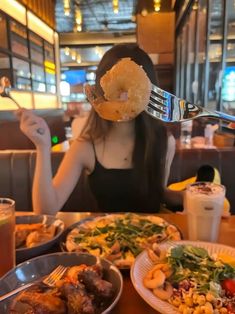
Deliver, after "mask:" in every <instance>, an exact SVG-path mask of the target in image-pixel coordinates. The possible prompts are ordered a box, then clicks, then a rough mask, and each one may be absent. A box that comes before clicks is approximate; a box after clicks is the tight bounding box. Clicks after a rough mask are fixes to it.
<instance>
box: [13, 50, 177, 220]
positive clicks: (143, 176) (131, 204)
mask: <svg viewBox="0 0 235 314" xmlns="http://www.w3.org/2000/svg"><path fill="white" fill-rule="evenodd" d="M124 57H130V58H131V59H132V60H133V61H134V62H135V63H137V64H139V65H141V66H142V67H143V69H144V70H145V72H146V73H147V75H148V77H149V79H150V80H151V82H152V83H156V78H155V72H154V67H153V64H152V62H151V59H150V58H149V56H148V55H147V54H146V53H145V52H144V51H143V50H141V49H140V48H139V47H138V46H137V45H135V44H129V45H124V44H123V45H117V46H114V47H113V48H112V49H110V50H109V51H107V52H106V53H105V55H104V56H103V58H102V60H101V62H100V64H99V66H98V69H97V76H96V88H97V90H100V91H101V87H100V85H99V82H100V78H101V77H102V76H103V75H104V74H105V73H106V72H107V71H108V70H109V69H111V68H112V66H113V65H114V64H116V63H117V61H119V60H120V59H121V58H124ZM19 114H20V116H21V130H22V131H23V132H24V133H25V134H26V135H27V136H28V137H29V138H30V139H31V140H32V141H33V143H34V144H35V146H36V149H37V161H36V168H35V175H34V182H33V208H34V211H35V212H36V213H45V214H55V213H56V212H57V211H58V210H60V209H61V208H62V206H63V205H64V203H65V202H66V200H67V199H68V197H69V195H70V194H71V192H72V191H73V189H74V187H75V185H76V183H77V181H78V179H79V177H80V175H81V173H82V171H84V170H85V171H86V173H87V175H88V182H89V185H90V189H91V191H92V192H93V194H94V196H95V198H96V200H97V203H98V210H99V211H141V212H144V211H146V212H153V211H155V212H156V211H158V210H159V208H160V203H162V202H164V201H165V200H167V199H169V198H170V199H171V201H172V203H173V204H175V203H180V202H181V201H182V200H181V195H179V194H177V193H175V194H173V192H169V191H167V189H166V183H167V180H168V175H169V171H170V166H171V162H172V159H173V156H174V152H175V140H174V138H173V136H171V135H168V134H167V130H166V128H165V126H164V125H163V124H162V123H161V122H159V121H157V120H153V119H152V118H151V117H149V116H148V115H147V114H146V113H145V112H142V113H141V114H139V116H137V117H136V118H135V119H134V120H131V121H128V122H110V121H107V120H104V119H101V118H100V117H99V116H98V114H97V113H96V112H95V110H94V109H92V111H91V113H90V116H89V119H88V121H87V124H86V126H85V128H84V130H83V132H82V134H81V136H80V137H79V138H78V139H77V140H75V141H74V143H73V144H72V145H71V147H70V149H69V151H68V152H67V153H66V154H65V157H64V159H63V161H62V163H61V165H60V167H59V169H58V171H57V173H56V175H55V177H54V178H52V171H51V163H50V149H51V147H50V132H49V129H48V126H47V125H46V123H45V121H44V120H43V119H41V118H40V117H37V116H35V115H33V114H32V113H31V112H29V111H25V110H23V111H20V112H19ZM42 128H44V129H45V132H44V134H39V133H38V132H37V130H38V129H42ZM170 193H171V194H170Z"/></svg>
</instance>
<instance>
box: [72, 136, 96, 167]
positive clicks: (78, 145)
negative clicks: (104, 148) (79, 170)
mask: <svg viewBox="0 0 235 314" xmlns="http://www.w3.org/2000/svg"><path fill="white" fill-rule="evenodd" d="M67 155H70V156H71V158H72V159H74V160H77V162H79V164H82V166H83V168H87V169H88V170H91V169H92V168H93V165H94V159H95V155H94V146H93V144H92V142H91V141H89V140H87V139H83V138H77V139H76V140H74V141H73V142H72V144H71V146H70V149H69V150H68V152H67Z"/></svg>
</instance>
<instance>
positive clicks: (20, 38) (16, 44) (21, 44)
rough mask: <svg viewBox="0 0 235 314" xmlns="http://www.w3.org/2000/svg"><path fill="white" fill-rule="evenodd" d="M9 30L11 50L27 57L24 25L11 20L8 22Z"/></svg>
mask: <svg viewBox="0 0 235 314" xmlns="http://www.w3.org/2000/svg"><path fill="white" fill-rule="evenodd" d="M10 30H11V50H12V52H14V53H17V54H19V55H21V56H23V57H26V58H28V57H29V52H28V44H27V32H26V27H24V26H23V25H20V24H19V23H16V22H14V21H11V24H10Z"/></svg>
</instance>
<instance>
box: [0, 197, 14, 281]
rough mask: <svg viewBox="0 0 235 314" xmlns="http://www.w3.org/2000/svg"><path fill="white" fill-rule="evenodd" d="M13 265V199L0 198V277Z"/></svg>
mask: <svg viewBox="0 0 235 314" xmlns="http://www.w3.org/2000/svg"><path fill="white" fill-rule="evenodd" d="M14 266H15V201H13V200H11V199H9V198H0V277H2V276H3V275H4V274H5V273H6V272H8V270H10V269H11V268H13V267H14Z"/></svg>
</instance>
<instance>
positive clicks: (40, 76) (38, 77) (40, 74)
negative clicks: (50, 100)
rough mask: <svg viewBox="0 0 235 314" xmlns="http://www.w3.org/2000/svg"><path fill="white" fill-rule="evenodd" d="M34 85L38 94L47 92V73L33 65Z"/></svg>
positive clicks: (40, 67)
mask: <svg viewBox="0 0 235 314" xmlns="http://www.w3.org/2000/svg"><path fill="white" fill-rule="evenodd" d="M32 83H33V90H34V91H38V92H45V91H46V85H45V73H44V69H43V67H42V66H38V65H35V64H32Z"/></svg>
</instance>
